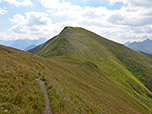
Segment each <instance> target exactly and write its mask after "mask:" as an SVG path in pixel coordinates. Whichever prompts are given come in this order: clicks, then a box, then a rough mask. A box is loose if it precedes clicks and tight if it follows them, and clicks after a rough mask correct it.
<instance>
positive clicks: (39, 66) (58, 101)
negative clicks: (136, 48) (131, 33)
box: [0, 46, 152, 114]
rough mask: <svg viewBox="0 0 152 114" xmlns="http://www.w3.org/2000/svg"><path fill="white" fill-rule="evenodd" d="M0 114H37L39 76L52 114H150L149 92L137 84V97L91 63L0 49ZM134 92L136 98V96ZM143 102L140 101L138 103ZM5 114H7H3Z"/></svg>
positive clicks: (39, 109) (40, 99)
mask: <svg viewBox="0 0 152 114" xmlns="http://www.w3.org/2000/svg"><path fill="white" fill-rule="evenodd" d="M0 54H1V56H0V63H1V70H0V79H1V80H0V102H1V104H0V113H1V114H5V113H7V114H12V113H14V114H21V113H22V114H40V113H42V110H43V107H44V97H43V94H42V91H41V89H40V86H39V84H38V82H37V81H36V79H37V78H38V77H39V76H40V74H42V78H41V79H42V80H44V81H45V83H46V86H47V91H48V94H49V97H50V99H51V101H50V104H51V107H52V111H53V112H54V113H55V114H61V113H62V114H71V113H72V114H78V113H95V114H101V113H103V114H107V113H108V114H140V113H142V114H144V113H146V114H150V113H151V112H152V110H151V108H150V107H151V105H152V101H151V99H150V98H149V97H148V96H147V95H146V94H149V95H151V92H149V91H148V90H146V89H145V88H144V87H143V86H142V85H140V84H138V83H137V82H130V83H132V84H133V86H135V87H136V85H137V86H139V87H140V91H142V94H141V95H140V99H139V97H137V96H136V95H135V94H134V93H131V92H130V91H129V88H125V87H123V86H121V85H119V84H118V83H116V81H114V80H113V79H111V77H109V76H108V75H106V74H105V73H103V72H101V71H100V70H99V68H97V66H96V65H95V64H93V63H91V62H81V61H80V62H78V61H73V60H70V59H59V58H58V59H44V58H42V57H38V56H36V55H32V54H29V53H27V52H23V51H19V50H16V49H12V48H7V47H4V46H0ZM131 91H134V92H135V93H136V94H138V95H139V92H138V91H136V90H131ZM141 100H143V101H141ZM6 111H7V112H6Z"/></svg>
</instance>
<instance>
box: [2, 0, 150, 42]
mask: <svg viewBox="0 0 152 114" xmlns="http://www.w3.org/2000/svg"><path fill="white" fill-rule="evenodd" d="M7 1H8V0H7ZM13 1H14V0H13ZM39 1H40V2H41V4H42V5H43V6H44V7H45V8H46V10H47V12H45V13H44V12H26V13H25V14H24V15H21V14H16V15H14V17H13V18H12V19H10V22H11V23H12V27H11V28H10V29H9V32H10V34H11V35H12V36H15V38H16V39H18V38H31V39H34V38H39V37H46V38H51V37H53V36H54V35H57V34H58V33H59V32H60V31H61V30H62V29H63V28H64V27H65V26H80V27H84V28H86V29H89V30H91V31H93V32H96V33H98V34H99V35H102V36H104V37H107V38H109V39H112V40H115V41H118V42H126V41H128V40H132V41H134V40H143V39H146V38H152V31H151V30H152V8H151V7H149V4H151V0H145V1H147V2H144V1H142V0H134V1H132V0H109V1H110V3H111V5H112V4H115V3H116V2H123V3H124V4H125V5H124V6H123V7H121V9H118V10H109V9H107V8H106V7H103V6H100V7H91V6H84V7H82V6H78V5H73V4H71V3H70V2H66V0H52V1H51V0H39ZM146 6H147V7H146ZM10 34H9V35H10ZM11 35H10V37H11ZM3 36H5V38H9V37H7V34H5V35H3Z"/></svg>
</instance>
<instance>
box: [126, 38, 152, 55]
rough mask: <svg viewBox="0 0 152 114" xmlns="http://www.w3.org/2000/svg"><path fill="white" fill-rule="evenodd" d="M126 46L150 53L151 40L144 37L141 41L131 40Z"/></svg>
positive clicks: (151, 48)
mask: <svg viewBox="0 0 152 114" xmlns="http://www.w3.org/2000/svg"><path fill="white" fill-rule="evenodd" d="M126 46H128V47H129V48H132V49H134V50H139V51H143V52H146V53H150V54H152V40H150V39H146V40H144V41H141V42H132V43H129V44H128V45H126Z"/></svg>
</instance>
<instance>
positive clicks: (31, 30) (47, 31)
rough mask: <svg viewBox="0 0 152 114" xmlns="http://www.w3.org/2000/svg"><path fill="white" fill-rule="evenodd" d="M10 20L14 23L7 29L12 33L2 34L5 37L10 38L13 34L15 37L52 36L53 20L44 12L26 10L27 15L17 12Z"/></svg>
mask: <svg viewBox="0 0 152 114" xmlns="http://www.w3.org/2000/svg"><path fill="white" fill-rule="evenodd" d="M9 20H10V22H11V23H12V24H13V25H12V27H11V28H10V29H9V30H8V31H7V32H9V33H10V34H8V35H7V34H6V33H3V34H1V36H2V37H1V38H3V39H9V37H11V38H12V36H13V37H14V39H24V38H30V39H35V38H40V37H50V35H51V32H52V29H51V28H52V27H53V25H52V21H51V19H50V18H49V17H48V14H46V13H44V12H26V13H25V15H21V14H16V15H14V16H13V18H12V19H9Z"/></svg>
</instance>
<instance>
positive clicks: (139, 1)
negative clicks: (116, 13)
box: [109, 0, 152, 7]
mask: <svg viewBox="0 0 152 114" xmlns="http://www.w3.org/2000/svg"><path fill="white" fill-rule="evenodd" d="M109 2H110V4H111V5H113V4H115V3H117V2H122V3H124V4H128V5H130V6H134V7H151V6H152V0H109Z"/></svg>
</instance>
